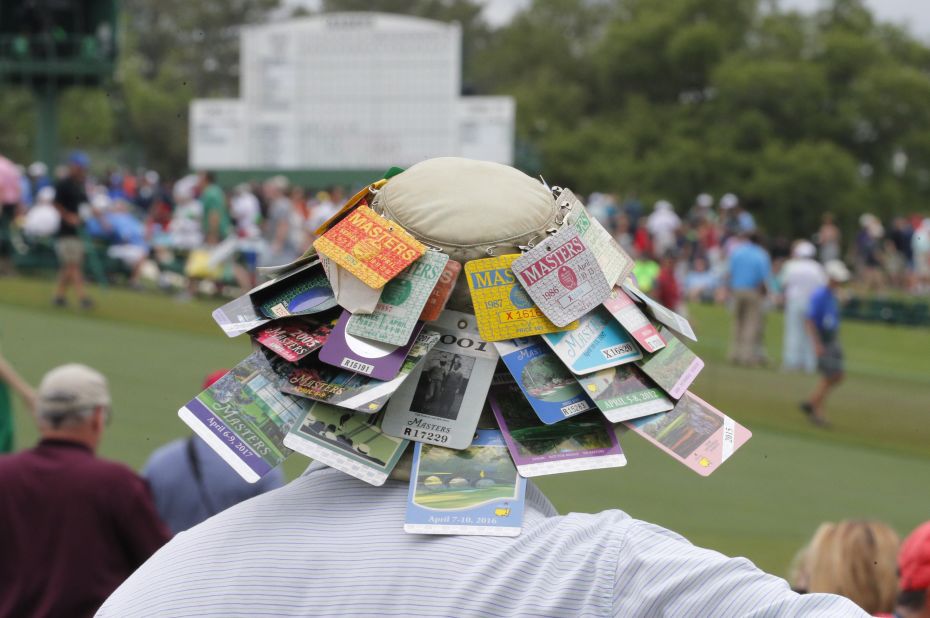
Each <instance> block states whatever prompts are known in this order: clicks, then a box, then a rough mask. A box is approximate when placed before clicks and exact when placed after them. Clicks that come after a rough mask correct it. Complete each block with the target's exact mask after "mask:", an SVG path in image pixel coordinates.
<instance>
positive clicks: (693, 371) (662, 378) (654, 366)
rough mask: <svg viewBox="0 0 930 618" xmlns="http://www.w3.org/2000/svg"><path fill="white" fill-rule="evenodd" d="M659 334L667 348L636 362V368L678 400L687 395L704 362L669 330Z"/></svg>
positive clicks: (663, 330)
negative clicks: (686, 392)
mask: <svg viewBox="0 0 930 618" xmlns="http://www.w3.org/2000/svg"><path fill="white" fill-rule="evenodd" d="M659 334H660V335H662V339H664V340H665V347H664V348H662V349H661V350H659V351H658V352H653V353H652V354H647V355H646V356H645V357H644V358H643V359H642V360H639V361H636V366H637V367H639V368H640V369H641V370H642V372H643V373H645V374H646V375H647V376H649V378H650V379H652V381H653V382H655V383H656V384H658V385H659V386H660V387H661V388H662V390H664V391H665V392H666V393H668V394H669V395H670V396H671V398H672V399H678V398H679V397H681V396H682V395H684V394H685V391H686V390H688V388H689V387H690V386H691V383H692V382H694V379H695V378H697V376H698V374H699V373H701V369H703V368H704V361H702V360H701V359H700V358H698V357H697V355H696V354H695V353H694V352H692V351H691V350H689V349H688V347H687V346H686V345H685V344H683V343H682V342H681V340H680V339H679V338H678V337H676V336H675V335H673V334H672V332H671V331H670V330H669V329H667V328H663V329H661V330H660V331H659Z"/></svg>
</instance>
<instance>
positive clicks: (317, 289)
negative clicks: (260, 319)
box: [257, 268, 336, 318]
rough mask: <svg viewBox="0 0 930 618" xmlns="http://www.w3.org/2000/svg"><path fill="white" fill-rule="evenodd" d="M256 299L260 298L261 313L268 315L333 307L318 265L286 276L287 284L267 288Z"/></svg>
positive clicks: (287, 314) (334, 303) (333, 298)
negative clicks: (298, 275) (296, 274)
mask: <svg viewBox="0 0 930 618" xmlns="http://www.w3.org/2000/svg"><path fill="white" fill-rule="evenodd" d="M257 298H261V305H260V307H261V310H262V313H264V314H265V315H266V316H268V317H269V318H286V317H288V316H294V315H310V314H313V313H319V312H321V311H326V310H327V309H332V308H333V307H335V306H336V297H335V296H334V295H333V289H332V288H331V287H330V286H329V280H327V279H326V274H325V273H324V272H323V269H322V268H317V269H314V270H311V271H309V272H307V274H306V275H304V276H301V277H292V278H289V279H288V280H287V283H284V284H282V285H280V286H274V287H270V288H268V289H267V290H264V291H263V292H262V294H261V296H259V297H257Z"/></svg>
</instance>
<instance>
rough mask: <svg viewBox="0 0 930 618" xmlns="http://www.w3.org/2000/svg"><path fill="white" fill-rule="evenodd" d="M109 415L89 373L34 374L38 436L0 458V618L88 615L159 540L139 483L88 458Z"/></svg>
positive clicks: (117, 467)
mask: <svg viewBox="0 0 930 618" xmlns="http://www.w3.org/2000/svg"><path fill="white" fill-rule="evenodd" d="M109 416H110V393H109V390H108V388H107V382H106V379H105V378H104V377H103V376H102V375H101V374H100V373H99V372H97V371H95V370H93V369H91V368H90V367H86V366H84V365H78V364H69V365H62V366H61V367H57V368H56V369H53V370H51V371H50V372H48V373H47V374H45V377H43V378H42V382H41V383H40V384H39V389H38V392H37V406H36V421H37V423H38V428H39V433H40V434H41V437H42V439H41V440H40V441H39V444H38V445H37V446H35V447H34V448H32V449H29V450H26V451H22V452H20V453H17V454H15V455H9V456H5V457H0V488H2V490H0V547H2V550H0V582H2V584H0V585H2V590H3V592H2V593H0V616H91V615H93V613H94V612H95V611H96V610H97V608H98V607H99V606H100V604H101V603H102V602H103V601H104V599H106V598H107V596H108V595H109V594H110V593H111V592H112V591H113V590H114V589H115V588H116V587H117V586H119V584H120V583H121V582H122V581H123V580H124V579H125V578H126V577H127V576H129V574H130V573H132V572H133V571H134V570H135V569H136V568H137V567H138V566H139V565H140V564H142V563H143V562H145V560H146V559H148V557H149V556H150V555H152V553H154V552H155V550H157V549H158V548H159V547H161V546H162V545H163V544H164V543H165V542H166V541H167V540H168V538H169V536H170V535H169V534H168V531H167V530H166V529H165V527H164V525H163V524H162V523H161V521H160V520H159V519H158V515H157V514H156V512H155V507H154V506H153V504H152V499H151V496H150V495H149V490H148V487H147V486H146V484H145V482H144V481H143V480H142V479H141V478H139V477H138V476H137V475H136V474H135V473H133V472H132V471H131V470H130V469H129V468H126V467H125V466H123V465H121V464H117V463H113V462H110V461H106V460H104V459H99V458H97V457H96V456H95V454H94V453H95V451H96V450H97V447H98V446H99V444H100V440H101V438H102V437H103V431H104V427H105V425H106V423H107V420H108V418H109Z"/></svg>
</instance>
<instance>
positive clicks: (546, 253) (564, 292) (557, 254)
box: [511, 226, 611, 326]
mask: <svg viewBox="0 0 930 618" xmlns="http://www.w3.org/2000/svg"><path fill="white" fill-rule="evenodd" d="M511 268H512V269H513V272H514V274H515V275H516V277H517V282H518V283H519V284H520V285H522V286H523V288H524V289H525V290H526V291H527V292H528V293H529V295H530V298H532V299H533V302H534V303H536V306H537V307H539V308H540V309H541V310H542V312H543V313H544V314H545V315H546V317H547V318H549V319H550V320H552V323H553V324H555V325H556V326H565V325H566V324H569V323H570V322H573V321H574V320H577V319H578V318H580V317H581V316H583V315H584V314H586V313H587V312H588V311H590V310H591V309H593V308H595V307H597V306H598V305H600V304H601V303H602V302H604V300H606V299H607V297H608V296H609V295H610V288H611V286H610V285H609V284H608V283H607V279H606V278H605V277H604V272H603V271H602V270H601V267H600V265H599V264H598V263H597V260H596V259H595V256H594V253H592V252H591V249H590V248H589V247H588V246H587V245H586V244H585V242H584V241H583V240H582V239H581V236H580V235H579V234H578V230H577V229H575V228H573V227H571V226H569V227H564V228H562V229H561V230H559V231H558V232H556V233H555V234H553V235H552V236H548V237H546V238H544V239H543V240H541V241H540V242H539V244H537V245H536V246H535V247H533V248H532V249H530V250H529V251H527V252H526V253H524V254H523V255H521V256H520V257H518V258H517V259H515V260H514V261H513V264H512V265H511Z"/></svg>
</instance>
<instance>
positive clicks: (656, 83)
mask: <svg viewBox="0 0 930 618" xmlns="http://www.w3.org/2000/svg"><path fill="white" fill-rule="evenodd" d="M556 5H557V7H558V10H557V11H556V12H555V14H553V12H552V8H553V6H556ZM592 12H593V13H594V14H595V15H593V16H591V17H589V18H584V17H583V18H580V19H579V18H577V16H588V15H591V13H592ZM541 15H546V16H547V17H546V18H542V19H540V18H539V16H541ZM565 20H572V22H573V23H574V24H575V26H576V28H575V29H574V30H573V31H572V38H571V40H568V39H563V40H559V41H552V36H551V32H552V31H553V29H555V30H558V29H559V28H560V27H561V24H562V23H564V21H565ZM540 40H546V41H549V42H551V46H550V47H549V49H548V50H538V49H537V46H535V45H534V43H533V42H536V41H540ZM525 49H530V50H531V52H530V53H529V54H527V53H524V51H525ZM484 54H485V55H484V56H483V58H482V59H481V61H480V62H479V63H478V64H480V65H481V66H482V67H484V70H483V71H481V72H480V77H481V82H480V84H479V86H480V87H481V88H482V89H483V90H484V91H488V92H495V93H501V94H512V95H514V96H515V97H516V98H517V101H518V112H517V113H518V123H517V124H518V137H519V138H520V139H521V140H527V141H529V142H531V143H532V144H534V146H535V149H536V151H538V152H539V153H541V157H540V160H539V162H538V163H537V164H535V165H527V166H526V167H529V168H530V169H527V171H529V172H531V173H537V172H539V171H545V172H546V175H547V178H549V179H551V180H552V181H556V182H558V183H560V184H562V183H564V184H567V185H569V186H572V187H575V188H576V189H577V190H579V191H581V192H587V191H595V190H598V191H612V192H618V193H621V194H625V193H628V192H634V191H635V192H636V193H638V194H639V195H641V196H644V197H645V198H647V199H657V198H660V197H662V198H666V199H670V200H672V201H673V202H674V203H675V204H676V205H678V207H679V209H684V208H687V207H688V206H690V204H691V200H693V199H694V197H695V196H696V195H697V194H698V193H700V192H705V191H706V192H710V193H713V194H715V195H718V196H719V195H721V194H722V193H724V192H727V191H732V192H736V193H737V194H739V195H740V196H741V197H742V198H743V200H744V202H745V203H747V204H748V205H749V207H750V209H751V210H753V211H754V212H755V214H756V215H757V218H758V219H759V220H760V221H761V222H762V223H763V225H765V226H766V227H767V228H768V229H769V230H770V231H772V232H773V233H779V234H809V233H811V232H812V231H813V230H814V228H815V226H816V224H817V222H818V220H819V213H820V212H823V211H824V210H831V211H833V212H835V213H837V214H838V215H839V216H840V219H841V221H845V222H847V223H850V222H852V221H854V220H855V218H856V217H857V216H858V215H859V214H860V213H861V212H863V211H865V210H870V211H873V212H877V213H879V214H881V215H883V216H887V215H889V214H891V213H905V212H911V211H913V210H915V209H920V208H921V206H922V205H923V204H926V203H927V201H928V198H930V160H928V158H927V155H928V150H927V147H928V146H930V77H928V70H930V57H928V56H930V48H928V47H927V46H925V45H923V44H922V43H920V42H919V41H918V40H916V39H915V38H913V37H912V36H911V35H910V34H908V33H907V32H906V31H905V30H903V29H901V28H899V27H896V26H891V25H888V24H882V23H878V22H876V20H875V19H874V17H873V16H872V14H871V13H870V12H869V10H868V9H867V8H866V6H865V5H864V3H863V2H862V0H834V1H833V2H832V3H831V4H830V5H829V6H828V7H827V8H825V9H823V10H821V11H819V12H817V13H815V14H813V15H803V14H800V13H797V12H792V11H782V10H781V9H780V7H779V5H778V3H777V2H765V1H763V0H620V1H619V2H616V3H610V6H609V7H605V6H602V5H600V4H599V3H592V2H589V1H586V0H559V1H557V2H556V1H554V0H535V1H534V2H532V3H531V4H530V5H529V6H528V7H527V8H526V9H525V10H524V12H523V13H521V14H518V15H517V17H516V18H515V19H514V20H513V22H512V23H511V24H509V25H507V26H504V27H503V28H501V29H500V30H499V31H497V32H495V33H494V36H493V37H492V43H491V44H490V45H489V46H488V47H487V48H486V50H485V51H484ZM521 60H522V62H523V63H524V65H523V66H524V68H523V70H515V67H516V66H518V65H519V63H520V62H521ZM554 84H557V85H558V88H556V87H555V86H554ZM902 162H903V164H902ZM524 163H525V162H524ZM536 168H539V169H536Z"/></svg>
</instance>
